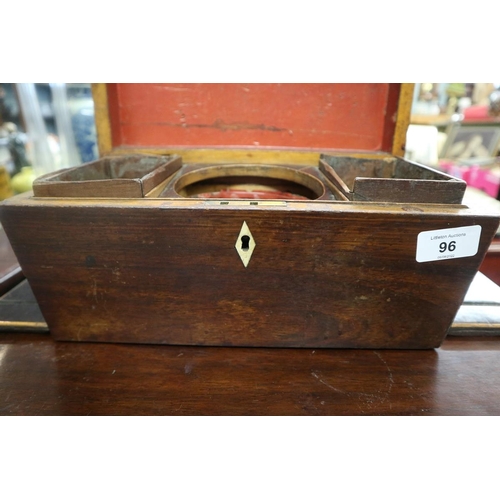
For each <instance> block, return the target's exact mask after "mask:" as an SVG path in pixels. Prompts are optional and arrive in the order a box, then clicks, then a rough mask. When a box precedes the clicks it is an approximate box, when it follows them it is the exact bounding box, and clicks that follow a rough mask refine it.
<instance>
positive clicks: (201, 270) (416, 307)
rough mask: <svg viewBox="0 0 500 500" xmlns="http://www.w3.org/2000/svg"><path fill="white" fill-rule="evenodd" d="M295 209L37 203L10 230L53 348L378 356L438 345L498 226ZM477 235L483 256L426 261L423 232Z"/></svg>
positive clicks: (412, 215)
mask: <svg viewBox="0 0 500 500" xmlns="http://www.w3.org/2000/svg"><path fill="white" fill-rule="evenodd" d="M291 206H293V204H289V206H288V207H287V208H286V209H273V208H270V209H264V208H263V207H246V208H238V209H236V208H233V207H231V206H222V205H211V206H209V205H208V204H206V203H198V204H194V205H193V206H191V207H190V208H180V207H179V206H175V204H172V203H170V204H169V203H164V204H157V205H155V206H146V205H143V206H140V205H138V206H132V205H124V206H122V207H119V206H92V205H90V204H89V205H88V206H84V207H82V206H78V207H71V206H68V205H66V206H57V205H55V204H54V205H53V206H51V205H50V203H49V204H45V205H43V206H39V207H37V206H36V203H35V204H34V205H32V206H29V207H16V206H8V207H4V208H3V213H2V222H3V223H4V226H5V228H6V231H7V234H8V235H9V238H10V239H11V242H12V245H13V248H14V250H15V251H16V254H17V256H18V258H19V260H20V263H21V265H22V267H23V270H24V272H25V274H26V276H27V277H28V279H29V281H30V283H31V285H32V288H33V291H34V293H35V295H36V297H37V300H38V301H39V303H40V306H41V309H42V312H43V314H44V316H45V318H46V320H47V322H48V324H49V327H50V330H51V333H52V334H53V335H54V336H55V338H57V339H61V340H88V341H108V342H115V341H116V342H139V343H142V342H145V343H169V344H200V345H241V346H283V347H285V346H288V347H292V346H294V347H373V348H384V347H386V348H396V347H399V348H429V347H435V346H437V345H439V343H440V342H441V341H442V339H443V337H444V335H445V333H446V331H447V328H448V327H449V325H450V324H451V322H452V320H453V317H454V315H455V313H456V311H457V309H458V307H459V306H460V304H461V302H462V299H463V296H464V295H465V293H466V290H467V288H468V286H469V284H470V281H471V280H472V278H473V276H474V274H475V272H476V270H477V268H478V266H479V264H480V262H481V260H482V257H483V255H484V253H485V251H486V249H487V247H488V244H489V242H490V240H491V237H492V236H493V233H494V231H495V229H496V226H497V224H498V221H497V220H496V219H494V218H488V217H476V216H463V215H450V214H444V215H440V214H429V213H420V212H419V211H414V212H408V210H409V209H408V208H407V207H406V208H405V207H404V206H402V207H401V210H400V211H399V212H395V211H387V212H384V211H380V212H377V211H371V212H370V213H366V212H363V211H351V212H343V211H340V210H339V211H336V210H332V209H331V208H328V209H326V208H325V210H324V211H319V210H313V211H308V210H294V209H293V208H291ZM244 222H245V223H246V224H247V226H248V229H249V230H250V233H251V237H252V239H253V243H254V244H255V248H254V249H253V253H252V255H251V258H250V260H249V261H248V265H247V267H245V265H244V263H243V261H242V259H241V258H240V255H239V253H238V251H237V248H235V244H237V245H240V246H241V245H242V244H244V242H242V240H241V236H240V232H241V229H242V225H243V223H244ZM477 224H479V225H481V227H482V232H481V239H480V242H479V249H478V253H477V254H476V255H474V256H469V257H465V258H461V259H451V260H442V261H431V262H425V263H419V262H417V260H416V245H417V238H418V235H419V233H421V232H422V231H429V230H439V229H444V228H453V227H461V226H468V225H477ZM26 234H30V235H31V239H30V241H29V242H26V237H25V235H26ZM240 253H241V252H240Z"/></svg>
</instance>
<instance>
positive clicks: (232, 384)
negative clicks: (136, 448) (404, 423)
mask: <svg viewBox="0 0 500 500" xmlns="http://www.w3.org/2000/svg"><path fill="white" fill-rule="evenodd" d="M423 333H424V332H423ZM499 365H500V342H499V340H498V339H467V338H464V339H459V338H453V339H446V340H445V342H444V343H443V345H442V347H441V348H440V349H438V350H436V351H434V350H425V351H418V350H417V351H415V350H414V351H404V350H403V351H394V350H389V351H380V350H332V349H264V348H215V347H213V348H211V347H185V346H146V345H126V344H120V345H118V344H96V343H74V342H54V341H53V340H52V339H51V338H50V337H49V336H48V335H44V334H13V333H11V334H6V333H0V381H1V383H0V415H500V371H499V370H498V366H499Z"/></svg>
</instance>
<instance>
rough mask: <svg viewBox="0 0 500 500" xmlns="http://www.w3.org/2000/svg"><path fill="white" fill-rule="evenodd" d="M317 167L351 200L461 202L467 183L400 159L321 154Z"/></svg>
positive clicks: (336, 189) (338, 191)
mask: <svg viewBox="0 0 500 500" xmlns="http://www.w3.org/2000/svg"><path fill="white" fill-rule="evenodd" d="M320 170H321V172H322V173H323V174H324V175H325V177H326V178H327V179H328V181H329V182H330V183H331V184H332V185H333V186H332V187H333V188H334V189H335V191H336V192H337V194H338V196H339V197H340V198H342V199H344V200H351V201H376V202H392V203H449V204H460V203H462V199H463V195H464V193H465V188H466V183H465V182H464V181H462V180H460V179H457V178H455V177H451V176H450V175H447V174H445V173H443V172H439V171H438V170H434V169H432V168H430V167H426V166H424V165H420V164H418V163H413V162H409V161H407V160H404V159H403V158H397V157H384V158H380V159H378V158H362V157H361V158H357V157H353V156H329V155H321V157H320Z"/></svg>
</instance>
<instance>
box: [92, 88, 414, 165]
mask: <svg viewBox="0 0 500 500" xmlns="http://www.w3.org/2000/svg"><path fill="white" fill-rule="evenodd" d="M93 95H94V101H95V108H96V110H95V113H96V125H97V132H98V141H99V151H100V155H101V156H103V155H106V154H109V153H113V154H114V153H117V154H120V153H128V154H130V153H136V152H137V153H156V154H172V153H173V154H181V155H182V156H183V158H184V159H185V160H187V161H217V160H224V159H226V158H227V157H228V154H230V159H231V161H241V162H245V161H256V160H259V161H267V162H280V161H293V162H297V163H302V162H306V163H311V162H312V163H316V162H317V160H318V158H319V152H328V151H333V150H344V151H346V150H350V151H358V152H368V153H374V152H385V153H390V154H393V155H402V154H403V152H404V143H405V138H406V130H407V127H408V123H409V118H410V108H411V100H412V95H413V84H399V83H376V84H369V83H358V84H345V83H342V84H338V83H331V84H330V83H321V84H311V83H306V84H304V83H287V84H278V83H276V84H271V83H262V84H261V83H258V84H257V83H252V84H234V83H221V84H192V83H191V84H144V83H141V84H116V83H113V84H112V83H108V84H93ZM229 152H230V153H229Z"/></svg>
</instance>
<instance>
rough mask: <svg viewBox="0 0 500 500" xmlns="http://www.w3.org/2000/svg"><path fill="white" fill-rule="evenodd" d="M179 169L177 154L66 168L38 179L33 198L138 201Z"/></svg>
mask: <svg viewBox="0 0 500 500" xmlns="http://www.w3.org/2000/svg"><path fill="white" fill-rule="evenodd" d="M181 166H182V159H181V157H180V156H177V155H169V156H156V155H127V156H115V157H113V156H110V157H103V158H102V159H100V160H97V161H94V162H90V163H85V164H83V165H79V166H77V167H72V168H67V169H63V170H58V171H57V172H52V173H50V174H47V175H44V176H42V177H39V178H38V179H36V180H35V182H34V183H33V192H34V195H35V196H42V197H43V196H52V197H85V198H86V197H106V198H142V197H144V196H146V195H148V193H150V192H151V191H152V190H153V189H154V188H155V187H157V186H158V185H160V184H161V183H163V182H164V181H165V180H167V179H168V178H169V177H170V176H171V175H172V174H173V173H175V172H176V171H177V170H178V169H179V168H180V167H181Z"/></svg>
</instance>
